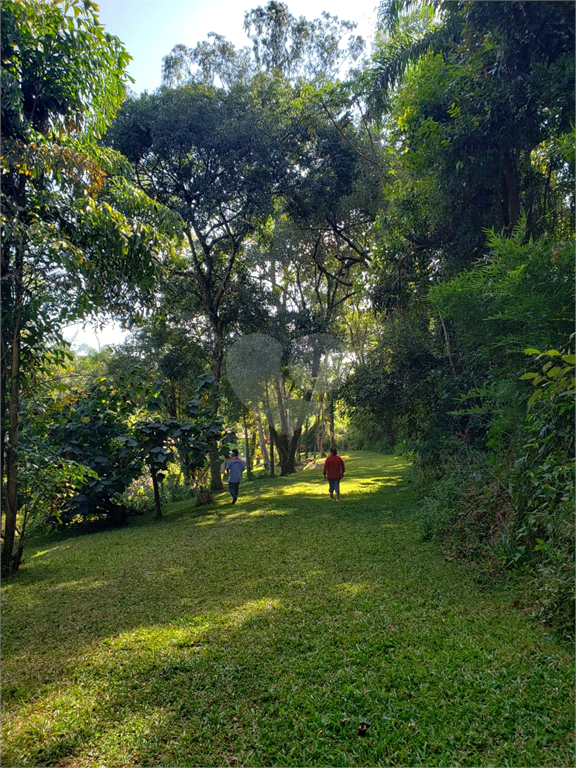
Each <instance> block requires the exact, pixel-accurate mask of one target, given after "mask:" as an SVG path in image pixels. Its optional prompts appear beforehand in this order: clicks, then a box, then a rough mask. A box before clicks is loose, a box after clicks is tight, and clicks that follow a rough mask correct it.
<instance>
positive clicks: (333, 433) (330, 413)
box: [328, 400, 336, 448]
mask: <svg viewBox="0 0 576 768" xmlns="http://www.w3.org/2000/svg"><path fill="white" fill-rule="evenodd" d="M328 420H329V421H328V423H329V425H330V448H336V429H335V427H334V401H333V400H330V405H329V409H328Z"/></svg>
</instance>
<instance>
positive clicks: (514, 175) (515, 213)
mask: <svg viewBox="0 0 576 768" xmlns="http://www.w3.org/2000/svg"><path fill="white" fill-rule="evenodd" d="M503 170H504V189H505V200H506V213H507V216H508V221H507V224H506V232H507V233H508V234H509V235H511V234H512V230H513V229H514V227H515V226H516V224H517V223H518V219H519V218H520V190H519V188H518V172H517V169H516V162H515V160H514V157H513V155H512V152H510V151H508V152H506V155H505V157H504V168H503Z"/></svg>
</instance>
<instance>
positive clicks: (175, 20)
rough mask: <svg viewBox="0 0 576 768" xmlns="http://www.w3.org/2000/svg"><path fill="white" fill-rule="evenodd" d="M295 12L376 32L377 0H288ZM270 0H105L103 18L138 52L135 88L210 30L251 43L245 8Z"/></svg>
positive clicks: (152, 80)
mask: <svg viewBox="0 0 576 768" xmlns="http://www.w3.org/2000/svg"><path fill="white" fill-rule="evenodd" d="M285 1H286V4H287V5H288V8H289V9H290V12H291V13H292V14H293V15H294V16H305V17H306V18H308V19H314V18H318V17H319V16H320V14H321V13H322V11H328V13H330V14H332V15H333V16H338V17H339V18H341V19H346V20H348V21H355V22H356V23H357V24H358V28H357V30H356V31H357V33H358V34H360V35H362V36H363V37H364V38H366V39H369V37H370V36H371V35H372V34H373V29H374V23H375V19H376V11H375V8H376V5H377V0H354V2H350V0H285ZM266 2H267V0H100V2H99V3H98V5H99V7H100V20H101V21H102V23H103V24H104V26H105V27H106V30H107V31H108V32H110V33H111V34H113V35H116V36H117V37H119V38H120V40H122V42H123V43H124V45H125V47H126V50H127V51H128V53H129V54H130V55H131V56H132V57H133V61H132V62H131V64H130V66H129V67H128V72H129V73H130V74H131V75H132V77H134V79H135V80H136V82H135V83H134V85H133V88H134V90H135V91H137V92H138V93H140V92H141V91H144V90H149V91H153V90H154V89H155V88H157V87H158V86H159V85H160V72H161V67H162V58H163V57H164V56H166V54H167V53H169V52H170V51H171V49H172V47H173V46H174V45H176V44H177V43H183V44H184V45H187V46H189V47H193V46H194V45H195V44H196V43H197V42H198V41H199V40H204V39H205V38H206V35H207V34H208V32H217V33H218V34H221V35H224V37H226V38H227V39H228V40H230V41H231V42H233V43H234V44H235V45H236V46H237V47H242V46H244V45H250V41H249V40H248V38H247V37H246V35H245V33H244V30H243V28H242V27H243V23H244V13H245V11H248V10H251V9H252V8H255V7H257V6H258V5H266Z"/></svg>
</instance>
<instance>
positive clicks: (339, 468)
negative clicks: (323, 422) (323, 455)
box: [323, 448, 346, 501]
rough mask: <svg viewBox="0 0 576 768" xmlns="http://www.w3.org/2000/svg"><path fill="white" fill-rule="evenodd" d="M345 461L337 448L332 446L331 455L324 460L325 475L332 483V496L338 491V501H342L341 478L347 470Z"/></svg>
mask: <svg viewBox="0 0 576 768" xmlns="http://www.w3.org/2000/svg"><path fill="white" fill-rule="evenodd" d="M345 469H346V468H345V466H344V462H343V461H342V459H341V458H340V456H338V451H337V450H336V448H330V456H328V458H327V459H326V461H325V462H324V470H323V471H324V477H325V478H327V480H328V483H329V484H330V498H331V499H333V498H334V493H336V501H340V479H341V478H342V477H344V471H345Z"/></svg>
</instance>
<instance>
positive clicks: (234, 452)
mask: <svg viewBox="0 0 576 768" xmlns="http://www.w3.org/2000/svg"><path fill="white" fill-rule="evenodd" d="M232 458H233V459H237V458H238V449H237V448H233V449H232Z"/></svg>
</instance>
